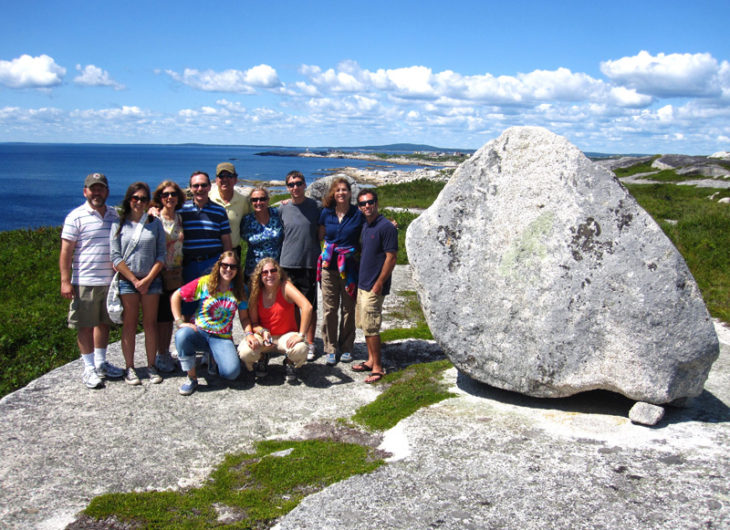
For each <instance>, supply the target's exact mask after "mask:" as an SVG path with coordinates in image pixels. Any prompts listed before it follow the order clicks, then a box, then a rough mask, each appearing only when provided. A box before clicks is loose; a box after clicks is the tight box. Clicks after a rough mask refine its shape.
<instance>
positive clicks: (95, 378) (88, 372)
mask: <svg viewBox="0 0 730 530" xmlns="http://www.w3.org/2000/svg"><path fill="white" fill-rule="evenodd" d="M81 380H82V381H83V382H84V384H85V385H86V388H99V387H100V386H101V378H100V377H99V374H97V373H96V369H95V368H94V367H93V366H87V367H86V368H84V375H83V376H82V377H81Z"/></svg>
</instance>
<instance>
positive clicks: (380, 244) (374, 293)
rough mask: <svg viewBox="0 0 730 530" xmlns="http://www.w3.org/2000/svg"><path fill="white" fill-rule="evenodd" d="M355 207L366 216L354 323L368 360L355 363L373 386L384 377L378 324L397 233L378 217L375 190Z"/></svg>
mask: <svg viewBox="0 0 730 530" xmlns="http://www.w3.org/2000/svg"><path fill="white" fill-rule="evenodd" d="M357 206H358V208H360V211H361V212H362V214H363V215H364V216H365V224H364V225H363V227H362V233H361V235H360V241H361V250H360V276H359V279H358V283H357V306H356V307H355V324H356V325H357V327H358V328H360V329H362V330H363V333H364V334H365V343H366V344H367V347H368V360H367V361H365V362H363V363H360V364H356V365H355V366H353V367H352V369H353V370H354V371H356V372H371V374H370V376H369V377H367V378H366V379H365V382H366V383H375V382H376V381H379V380H380V379H381V378H382V377H383V375H385V373H384V371H383V365H382V362H381V355H380V324H381V322H382V314H383V300H384V299H385V296H386V295H387V294H388V293H390V275H391V274H392V273H393V268H394V267H395V261H396V258H397V257H398V231H397V230H396V228H395V227H394V226H393V223H391V222H390V221H388V220H387V219H386V218H385V217H383V216H382V215H380V214H378V195H377V193H376V192H375V190H370V189H368V190H362V191H361V192H360V193H358V194H357Z"/></svg>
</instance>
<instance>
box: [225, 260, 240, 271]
mask: <svg viewBox="0 0 730 530" xmlns="http://www.w3.org/2000/svg"><path fill="white" fill-rule="evenodd" d="M221 269H230V270H232V271H237V270H238V265H236V264H235V263H226V262H224V261H221Z"/></svg>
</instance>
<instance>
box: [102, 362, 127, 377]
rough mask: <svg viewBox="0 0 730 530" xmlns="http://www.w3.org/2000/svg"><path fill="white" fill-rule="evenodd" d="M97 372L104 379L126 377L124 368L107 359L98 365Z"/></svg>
mask: <svg viewBox="0 0 730 530" xmlns="http://www.w3.org/2000/svg"><path fill="white" fill-rule="evenodd" d="M96 373H97V375H98V376H99V377H101V378H102V379H119V378H120V377H124V370H122V369H121V368H119V367H118V366H114V365H113V364H112V363H110V362H107V361H104V362H103V363H101V364H100V365H99V366H97V367H96Z"/></svg>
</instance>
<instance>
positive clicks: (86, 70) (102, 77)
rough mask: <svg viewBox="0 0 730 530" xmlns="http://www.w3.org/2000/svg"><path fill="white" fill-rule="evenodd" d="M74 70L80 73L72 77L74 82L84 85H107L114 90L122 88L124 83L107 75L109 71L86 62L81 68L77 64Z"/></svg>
mask: <svg viewBox="0 0 730 530" xmlns="http://www.w3.org/2000/svg"><path fill="white" fill-rule="evenodd" d="M76 70H77V71H79V72H81V74H80V75H78V76H76V77H75V78H74V83H76V84H79V85H85V86H108V87H112V88H113V89H114V90H123V89H124V85H122V84H121V83H117V82H116V81H114V79H112V78H111V76H110V75H109V72H107V71H106V70H102V69H101V68H99V67H98V66H94V65H93V64H87V65H86V66H84V67H83V68H82V67H81V65H80V64H77V65H76Z"/></svg>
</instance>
